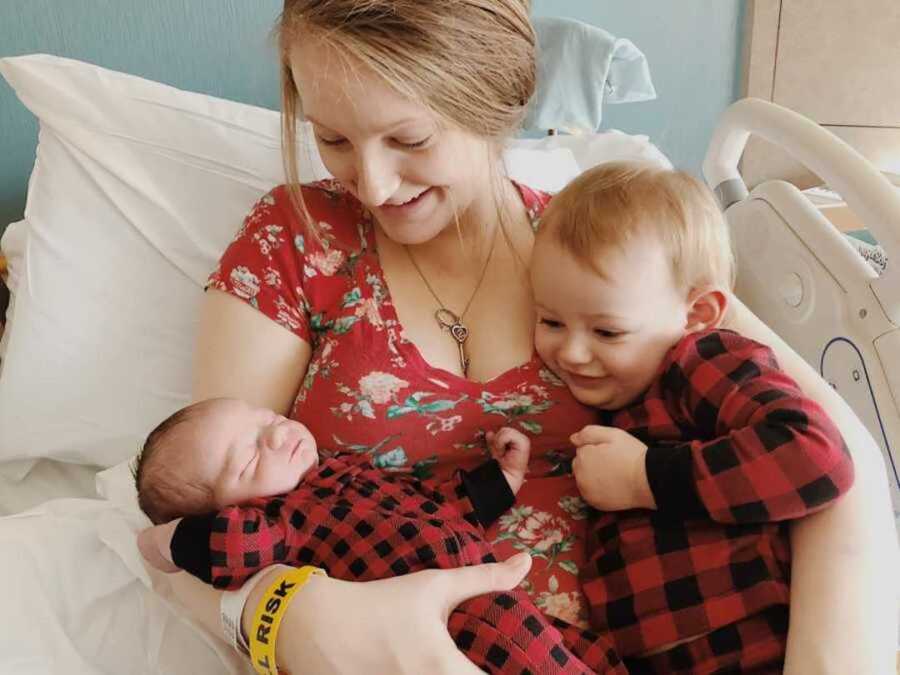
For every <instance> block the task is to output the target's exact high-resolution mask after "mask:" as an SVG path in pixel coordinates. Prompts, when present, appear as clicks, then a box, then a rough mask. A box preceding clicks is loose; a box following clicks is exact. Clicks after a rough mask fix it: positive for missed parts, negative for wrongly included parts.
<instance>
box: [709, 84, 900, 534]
mask: <svg viewBox="0 0 900 675" xmlns="http://www.w3.org/2000/svg"><path fill="white" fill-rule="evenodd" d="M751 134H757V135H759V136H761V137H763V138H765V139H766V140H768V141H770V142H772V143H775V144H777V145H778V146H779V147H780V148H782V149H783V150H784V151H786V152H787V153H789V154H791V155H792V156H793V158H794V159H796V160H799V161H801V162H802V163H803V164H805V165H806V167H807V168H808V169H810V170H811V171H813V172H814V173H815V174H816V175H818V176H820V177H821V178H822V179H823V180H824V181H825V183H826V184H827V185H828V186H829V187H830V188H831V189H832V190H834V191H835V192H837V193H838V194H840V196H841V197H842V198H843V200H845V201H846V203H847V205H848V206H849V207H850V209H851V210H852V212H853V213H854V214H855V215H856V217H857V218H858V219H859V221H860V222H861V223H862V224H863V225H864V226H865V227H866V228H867V229H868V231H869V232H870V233H871V234H872V235H873V236H874V238H875V240H877V241H878V243H879V245H880V246H881V248H882V249H883V250H884V251H885V252H886V257H887V264H886V265H885V266H884V269H883V270H880V273H879V271H876V269H874V268H873V266H872V265H869V264H866V262H865V261H864V260H863V258H862V257H861V256H860V254H859V252H858V251H857V250H856V249H855V248H854V247H853V246H852V245H851V241H850V240H848V238H847V237H846V236H844V235H842V234H841V233H840V232H839V231H838V230H837V229H836V228H835V227H834V225H833V224H832V223H831V222H830V221H829V220H828V219H827V218H826V216H825V215H824V214H823V213H822V211H821V210H819V209H817V208H816V207H815V206H814V205H813V203H812V202H811V201H810V200H809V199H808V198H807V197H806V196H804V194H803V193H801V192H800V191H799V190H798V189H797V188H796V187H794V186H793V185H791V184H789V183H787V182H785V181H780V180H769V181H766V182H764V183H762V184H760V185H758V186H756V187H755V188H754V189H753V190H752V191H750V192H748V190H747V186H746V185H745V184H744V180H743V178H742V177H741V174H740V171H739V160H740V158H741V154H742V153H743V151H744V148H745V146H746V143H747V140H748V138H749V137H750V135H751ZM703 172H704V175H705V177H706V180H707V182H708V183H709V185H710V187H711V188H713V190H714V191H715V193H716V195H717V197H718V199H719V201H720V203H721V206H722V208H723V209H724V211H725V216H726V218H727V221H728V225H729V228H730V229H731V234H732V240H733V244H734V247H735V253H736V258H737V266H738V276H737V286H736V292H737V294H738V296H739V297H741V298H742V299H743V301H744V302H745V303H746V304H747V305H748V306H749V307H750V309H752V310H753V311H754V312H755V313H756V314H757V316H759V317H760V318H761V319H762V320H763V321H765V322H766V323H767V324H768V325H769V326H770V327H771V328H772V329H773V330H775V332H777V333H778V334H779V335H780V336H781V337H782V338H783V339H784V340H785V341H787V343H788V344H790V345H791V346H792V347H793V348H794V349H795V350H796V351H797V352H798V353H799V354H800V355H801V356H803V357H804V358H805V359H806V360H807V361H808V362H809V364H810V365H811V366H813V367H814V368H815V369H816V370H817V371H818V372H819V373H820V374H821V375H822V377H823V378H825V380H826V381H827V382H829V383H830V384H831V385H832V386H833V387H834V388H835V389H836V390H837V391H838V393H840V394H841V396H842V397H843V398H844V400H846V401H847V403H849V404H850V406H851V407H852V408H853V410H854V412H856V414H857V415H858V416H859V418H860V419H861V420H862V421H863V423H864V424H865V425H866V427H867V428H868V430H869V432H870V433H871V434H872V436H873V437H874V438H875V440H876V442H877V443H878V445H879V447H880V448H881V450H882V453H883V454H884V460H885V465H886V469H887V471H888V476H889V480H890V483H891V492H892V500H893V504H894V513H895V517H897V518H900V189H898V188H897V187H895V186H894V185H893V184H892V183H891V181H890V180H889V179H888V178H886V177H885V176H883V175H881V174H880V173H879V171H878V170H877V169H876V168H875V167H874V166H872V165H871V164H870V163H869V162H868V161H866V160H865V159H864V158H863V157H862V156H861V155H860V154H859V153H857V152H856V151H855V150H853V148H851V147H850V146H849V145H847V144H846V143H845V142H844V141H842V140H841V139H839V138H838V137H837V136H835V135H834V134H832V133H830V132H829V131H827V130H825V129H823V128H822V127H820V126H819V125H817V124H815V123H814V122H812V121H810V120H808V119H806V118H805V117H803V116H801V115H798V114H797V113H794V112H792V111H790V110H788V109H786V108H783V107H781V106H778V105H775V104H773V103H768V102H766V101H762V100H759V99H745V100H743V101H739V102H738V103H735V104H734V105H733V106H732V107H731V108H729V109H728V110H727V111H726V112H725V114H724V115H723V116H722V119H721V121H720V123H719V126H718V128H717V129H716V131H715V133H714V135H713V138H712V142H711V143H710V147H709V151H708V153H707V155H706V159H705V161H704V165H703Z"/></svg>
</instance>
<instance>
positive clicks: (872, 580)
mask: <svg viewBox="0 0 900 675" xmlns="http://www.w3.org/2000/svg"><path fill="white" fill-rule="evenodd" d="M732 300H733V302H732V310H731V312H730V314H729V316H728V319H727V327H728V328H733V329H734V330H736V331H738V332H739V333H742V334H744V335H746V336H747V337H750V338H753V339H755V340H758V341H759V342H762V343H764V344H768V345H769V346H771V347H772V349H773V350H774V352H775V355H776V357H777V358H778V361H779V363H780V365H781V367H782V368H783V369H784V370H785V372H787V373H788V374H789V375H790V376H791V377H793V378H794V379H795V380H796V381H797V383H798V384H799V385H800V388H801V389H802V390H803V391H804V393H805V394H806V395H807V396H809V397H810V398H813V399H815V400H816V401H817V402H818V403H819V404H820V405H822V407H823V408H825V411H826V412H827V413H828V414H829V415H830V416H831V418H832V420H833V421H834V422H835V424H837V426H838V428H839V429H840V431H841V434H842V435H843V437H844V441H845V442H846V444H847V447H848V448H849V449H850V453H851V455H852V456H853V461H854V468H855V472H856V481H855V483H854V485H853V487H852V488H850V490H849V492H847V494H846V495H845V496H844V497H843V498H842V499H840V500H839V501H838V502H837V503H835V504H834V505H833V506H831V507H830V508H828V509H825V510H824V511H821V512H819V513H816V514H813V515H811V516H807V517H805V518H801V519H800V520H797V521H794V522H793V523H792V525H791V548H792V556H793V559H792V563H791V622H790V630H789V632H788V647H787V659H786V662H785V672H786V673H797V674H805V673H823V674H824V673H860V674H862V673H873V674H874V673H878V674H882V673H892V672H894V669H895V668H896V664H895V659H896V651H895V650H896V640H897V609H898V605H897V600H898V586H897V583H898V578H897V570H898V569H900V562H898V551H897V537H896V533H895V532H894V526H893V521H892V517H891V516H892V510H891V505H890V496H889V492H888V485H887V480H886V473H885V469H884V464H883V461H882V458H881V454H880V453H879V451H878V447H877V445H876V444H875V441H874V440H873V439H872V437H871V436H870V435H869V433H868V431H867V430H866V428H865V427H864V426H863V425H862V423H861V422H860V421H859V419H858V418H857V417H856V415H855V414H854V413H853V411H852V410H851V409H850V407H849V406H848V405H847V403H846V402H845V401H844V400H843V399H842V398H841V397H840V396H839V395H838V394H837V393H836V392H835V391H834V390H833V389H832V388H831V387H829V386H828V384H827V383H826V382H825V381H824V380H823V379H822V378H821V377H819V375H818V374H817V373H816V372H815V371H814V370H813V369H812V368H811V367H810V366H809V365H808V364H807V363H806V362H805V361H804V360H803V359H802V358H800V356H799V355H798V354H797V353H796V352H794V351H793V350H792V349H791V348H790V347H789V346H788V345H787V343H785V342H784V341H783V340H782V339H781V338H779V337H778V336H777V335H776V334H775V333H774V332H772V331H771V330H770V329H769V328H768V327H767V326H766V325H765V324H763V323H762V321H760V320H759V319H758V318H757V317H756V316H755V315H754V314H753V313H752V312H751V311H750V310H749V309H747V307H746V306H744V305H743V304H742V303H741V302H740V301H739V300H737V299H732Z"/></svg>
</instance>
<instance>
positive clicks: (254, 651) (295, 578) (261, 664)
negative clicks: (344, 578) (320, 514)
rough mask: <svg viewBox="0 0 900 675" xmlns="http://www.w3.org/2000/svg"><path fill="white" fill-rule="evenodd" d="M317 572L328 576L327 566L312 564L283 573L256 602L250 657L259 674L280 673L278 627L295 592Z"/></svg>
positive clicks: (276, 674)
mask: <svg viewBox="0 0 900 675" xmlns="http://www.w3.org/2000/svg"><path fill="white" fill-rule="evenodd" d="M313 574H315V575H316V576H322V577H327V576H328V575H327V574H326V573H325V570H323V569H320V568H318V567H311V566H309V565H305V566H303V567H299V568H293V569H290V570H288V571H287V572H284V573H282V574H279V575H278V577H277V578H276V579H275V581H274V582H273V583H272V585H271V586H269V588H268V589H267V590H266V593H265V595H263V598H262V600H260V602H259V605H257V606H256V612H255V613H254V615H253V624H252V626H253V628H252V632H251V634H250V636H249V640H250V659H251V660H252V661H253V668H254V669H255V670H256V672H257V673H259V675H278V666H277V665H276V664H275V638H276V637H277V636H278V628H279V626H281V620H282V619H283V618H284V613H285V611H287V607H288V605H289V604H290V602H291V599H292V598H293V597H294V593H296V592H297V591H299V590H300V589H301V588H303V587H304V586H305V585H306V582H307V581H309V578H310V577H311V576H312V575H313Z"/></svg>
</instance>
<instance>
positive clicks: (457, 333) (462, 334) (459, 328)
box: [450, 323, 469, 344]
mask: <svg viewBox="0 0 900 675" xmlns="http://www.w3.org/2000/svg"><path fill="white" fill-rule="evenodd" d="M450 335H452V336H453V339H454V340H456V341H457V342H458V343H459V344H462V343H463V342H465V341H466V339H468V337H469V329H468V328H466V327H465V326H464V325H463V324H461V323H455V324H453V325H452V326H450Z"/></svg>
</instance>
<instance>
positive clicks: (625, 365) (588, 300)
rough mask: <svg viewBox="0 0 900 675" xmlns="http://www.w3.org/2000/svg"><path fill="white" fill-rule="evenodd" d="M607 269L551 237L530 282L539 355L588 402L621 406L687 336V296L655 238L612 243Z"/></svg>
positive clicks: (540, 247)
mask: <svg viewBox="0 0 900 675" xmlns="http://www.w3.org/2000/svg"><path fill="white" fill-rule="evenodd" d="M599 262H600V263H601V268H600V269H602V270H603V272H604V275H603V276H601V275H600V274H598V273H597V272H595V271H594V270H592V269H590V268H588V267H587V266H585V265H583V264H582V263H580V262H579V261H577V260H575V258H574V257H573V256H572V255H570V254H569V253H567V252H566V251H564V250H563V249H562V248H561V247H560V246H559V245H558V244H556V243H555V242H554V241H552V240H551V238H550V237H546V238H541V239H539V240H538V242H537V243H536V244H535V247H534V253H533V256H532V261H531V281H532V286H533V290H534V297H535V312H536V320H537V325H536V326H535V334H534V342H535V347H536V348H537V351H538V353H539V354H540V356H541V358H542V359H543V360H544V362H545V363H546V364H547V366H548V367H549V368H550V369H551V370H552V371H553V372H555V373H556V374H557V375H558V376H559V377H560V378H561V379H562V380H563V381H564V382H565V383H566V385H567V386H568V387H569V389H570V390H571V391H572V393H573V394H574V396H575V398H577V399H578V400H579V401H581V402H582V403H584V404H587V405H590V406H593V407H595V408H602V409H605V410H616V409H618V408H622V407H624V406H626V405H628V404H629V403H631V402H632V401H634V400H635V399H636V398H638V397H639V396H640V395H641V394H643V393H644V392H645V391H646V390H647V388H648V387H649V386H650V384H651V383H652V382H653V379H654V378H655V377H656V374H657V370H658V368H659V366H660V364H661V363H662V360H663V358H664V357H665V354H666V352H667V351H668V350H669V349H670V348H671V347H672V346H673V345H674V344H675V343H676V342H678V340H680V339H681V337H682V336H684V334H685V328H686V325H687V313H688V302H687V298H686V297H685V294H683V293H680V292H679V291H678V290H677V289H676V288H675V284H674V282H673V280H672V276H671V272H670V267H669V264H670V263H669V262H668V261H667V260H666V257H665V254H664V251H663V247H662V245H661V244H660V243H659V242H658V241H655V240H653V239H652V238H650V237H645V238H638V239H636V240H633V241H631V242H629V244H628V245H626V246H625V247H624V249H620V248H617V247H616V248H609V249H606V250H605V251H603V252H602V254H601V256H600V259H599Z"/></svg>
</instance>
